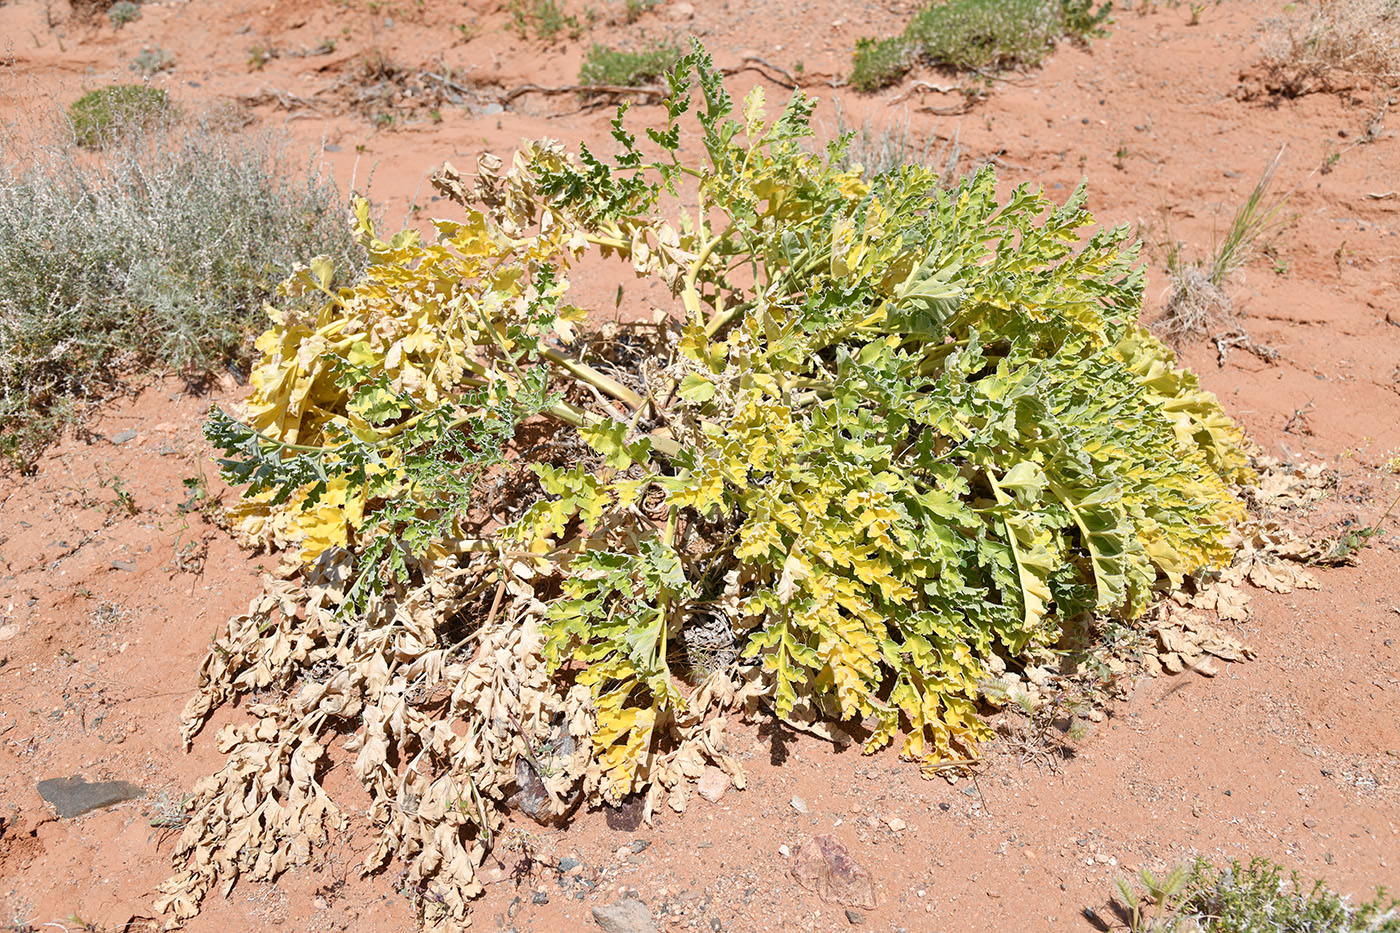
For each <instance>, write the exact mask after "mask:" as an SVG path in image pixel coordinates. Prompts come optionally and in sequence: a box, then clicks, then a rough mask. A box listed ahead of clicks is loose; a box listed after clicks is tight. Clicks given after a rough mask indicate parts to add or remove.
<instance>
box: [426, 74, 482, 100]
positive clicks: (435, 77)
mask: <svg viewBox="0 0 1400 933" xmlns="http://www.w3.org/2000/svg"><path fill="white" fill-rule="evenodd" d="M423 77H425V78H432V79H433V80H434V81H436V82H437V83H438V84H441V85H442V86H443V87H445V88H447V89H448V90H452V91H456V92H457V93H458V94H471V93H472V92H471V90H469V89H468V88H464V87H462V85H460V84H458V83H457V82H455V81H449V80H448V79H447V78H444V77H443V76H442V75H435V74H433V73H432V72H431V71H425V72H423Z"/></svg>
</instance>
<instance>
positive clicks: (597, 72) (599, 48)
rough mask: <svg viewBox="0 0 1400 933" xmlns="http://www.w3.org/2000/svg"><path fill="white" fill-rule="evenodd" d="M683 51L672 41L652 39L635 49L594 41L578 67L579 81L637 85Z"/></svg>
mask: <svg viewBox="0 0 1400 933" xmlns="http://www.w3.org/2000/svg"><path fill="white" fill-rule="evenodd" d="M681 55H682V52H681V49H680V47H679V46H677V45H676V44H675V43H673V42H667V41H665V40H660V39H657V40H653V41H651V42H648V43H647V44H646V45H645V46H644V47H643V48H641V49H638V50H636V51H629V50H626V49H614V48H609V47H608V46H606V45H599V44H597V43H594V44H593V45H592V46H591V47H590V48H589V50H588V55H587V56H585V57H584V60H583V66H582V67H581V68H580V69H579V74H578V83H579V84H586V85H602V86H610V87H639V86H641V85H644V84H650V83H652V82H654V81H656V80H658V79H660V78H661V76H662V75H664V74H665V73H666V72H668V71H670V70H671V69H672V68H674V67H675V65H676V62H677V61H679V60H680V58H681Z"/></svg>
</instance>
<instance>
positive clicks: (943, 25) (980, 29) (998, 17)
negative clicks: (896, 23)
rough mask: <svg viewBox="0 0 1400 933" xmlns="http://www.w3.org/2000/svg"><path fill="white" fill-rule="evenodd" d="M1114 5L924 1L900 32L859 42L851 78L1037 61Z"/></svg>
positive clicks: (866, 86) (867, 80)
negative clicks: (927, 67)
mask: <svg viewBox="0 0 1400 933" xmlns="http://www.w3.org/2000/svg"><path fill="white" fill-rule="evenodd" d="M1110 7H1111V5H1110V4H1108V3H1104V4H1103V5H1102V6H1100V7H1098V8H1097V9H1095V8H1094V6H1093V3H1092V0H947V2H938V3H933V4H930V5H929V6H926V7H924V8H923V9H922V10H920V11H919V12H918V13H917V14H915V16H914V18H913V20H911V21H910V23H909V25H908V26H906V27H905V29H904V32H903V33H901V34H900V35H898V36H893V37H890V38H886V39H873V38H864V39H860V40H859V41H857V43H856V50H855V57H854V59H853V62H852V67H851V75H850V83H851V85H852V86H853V87H855V88H856V89H857V90H861V91H873V90H877V89H879V88H881V87H884V86H886V85H889V84H894V83H896V82H897V81H899V80H900V79H901V78H903V77H904V75H905V74H906V73H908V71H909V70H910V69H912V68H914V67H915V66H916V65H920V64H926V65H932V66H937V67H945V68H951V69H954V70H958V71H995V70H999V69H1004V68H1019V67H1026V66H1032V65H1037V64H1039V63H1040V62H1041V61H1042V60H1043V59H1044V58H1045V56H1046V55H1047V54H1049V52H1050V50H1051V49H1052V48H1053V47H1054V45H1055V43H1056V42H1058V41H1060V40H1062V39H1072V40H1076V41H1088V40H1089V39H1091V38H1093V37H1095V36H1100V35H1102V34H1103V33H1104V30H1105V28H1106V24H1107V23H1108V15H1109V10H1110Z"/></svg>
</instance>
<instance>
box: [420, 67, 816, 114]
mask: <svg viewBox="0 0 1400 933" xmlns="http://www.w3.org/2000/svg"><path fill="white" fill-rule="evenodd" d="M760 66H761V67H760ZM764 68H767V69H769V70H770V71H774V72H776V73H777V74H778V75H781V76H782V80H779V79H778V78H776V77H774V76H773V75H771V74H768V73H767V72H765V71H764V70H763V69H764ZM741 71H757V72H758V73H759V74H762V75H763V76H764V77H765V78H767V79H768V80H769V81H772V82H773V83H774V84H781V85H785V86H786V87H788V88H789V89H793V90H795V89H797V88H799V87H802V86H803V82H802V81H799V80H798V79H797V78H796V77H794V76H793V75H792V73H791V72H789V71H787V70H786V69H784V68H779V67H778V66H777V65H774V64H773V63H772V62H769V61H765V60H764V59H762V58H758V57H756V56H752V55H750V56H748V57H746V58H745V59H744V64H743V65H740V66H739V67H737V68H725V69H722V71H721V73H722V74H724V75H726V76H728V75H733V74H738V73H739V72H741ZM428 77H430V78H437V75H431V74H430V75H428ZM810 77H812V78H824V79H826V83H828V84H830V85H831V86H832V87H839V86H840V82H838V81H836V80H835V79H833V78H831V77H830V76H829V75H811V76H810ZM439 80H441V79H439ZM809 83H811V82H809ZM587 93H596V94H638V95H641V96H643V97H665V96H666V95H667V94H668V93H670V92H669V91H667V90H666V89H665V88H662V87H659V86H657V85H655V84H640V85H635V86H633V85H625V84H560V85H553V86H546V85H542V84H522V85H520V86H519V87H516V88H511V89H510V90H509V91H507V92H506V93H504V94H502V95H501V98H500V102H501V104H502V105H505V104H509V103H510V102H511V101H513V100H515V99H516V98H517V97H520V96H522V95H524V94H587Z"/></svg>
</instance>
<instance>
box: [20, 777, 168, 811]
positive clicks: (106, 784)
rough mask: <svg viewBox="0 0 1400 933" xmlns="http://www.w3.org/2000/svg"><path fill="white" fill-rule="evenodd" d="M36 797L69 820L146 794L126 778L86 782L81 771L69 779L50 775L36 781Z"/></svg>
mask: <svg viewBox="0 0 1400 933" xmlns="http://www.w3.org/2000/svg"><path fill="white" fill-rule="evenodd" d="M39 796H40V797H43V798H44V800H45V801H46V802H47V803H48V804H49V806H51V807H53V808H54V810H55V811H56V812H57V813H58V815H59V817H60V818H61V819H65V820H67V819H72V818H73V817H75V816H82V815H83V814H84V813H90V812H91V811H93V810H101V809H103V808H105V807H110V806H114V805H116V804H119V803H122V802H124V801H127V800H135V799H136V798H137V797H144V796H146V791H145V790H144V789H143V788H140V787H137V786H136V785H135V784H128V783H127V782H126V781H99V782H98V783H95V784H90V783H88V782H87V781H86V780H84V779H83V776H82V775H81V774H75V775H73V776H72V777H70V778H50V779H48V780H47V781H40V782H39Z"/></svg>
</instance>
